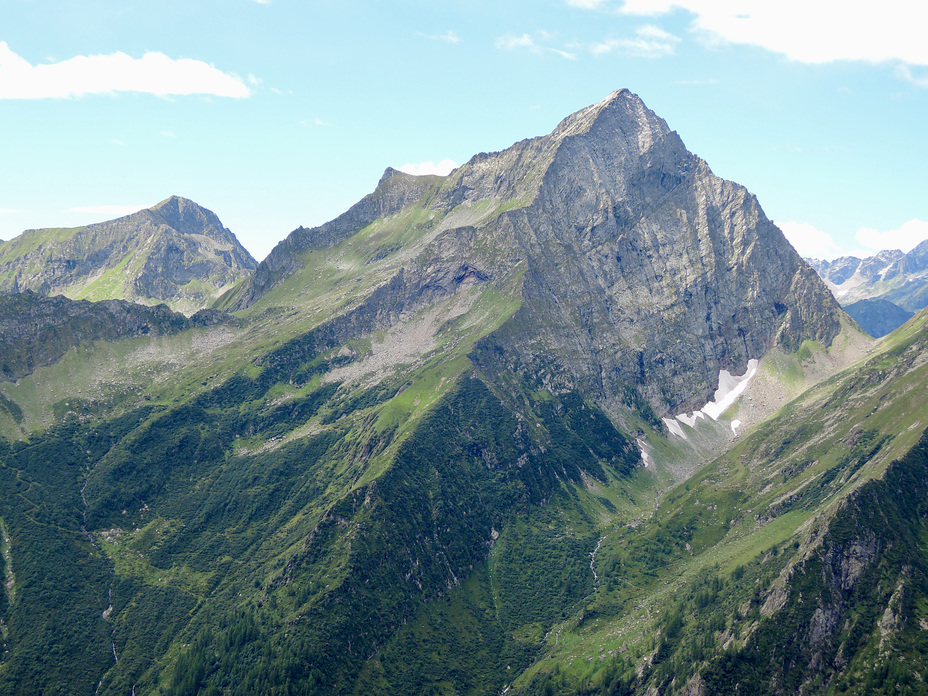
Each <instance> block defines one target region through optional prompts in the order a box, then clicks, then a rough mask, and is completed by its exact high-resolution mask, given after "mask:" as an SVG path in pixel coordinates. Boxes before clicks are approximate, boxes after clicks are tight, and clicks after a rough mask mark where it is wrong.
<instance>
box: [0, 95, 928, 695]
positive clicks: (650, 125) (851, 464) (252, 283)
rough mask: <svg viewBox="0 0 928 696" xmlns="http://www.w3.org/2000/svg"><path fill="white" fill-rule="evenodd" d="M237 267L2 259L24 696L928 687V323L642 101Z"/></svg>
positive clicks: (40, 238)
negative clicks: (882, 321) (829, 279)
mask: <svg viewBox="0 0 928 696" xmlns="http://www.w3.org/2000/svg"><path fill="white" fill-rule="evenodd" d="M91 228H93V229H91ZM88 230H89V231H88ZM226 234H227V235H228V236H225V235H226ZM237 249H238V245H237V242H235V240H234V237H232V236H231V233H227V231H225V230H223V228H222V227H221V224H220V223H219V222H218V219H215V216H213V215H212V214H211V213H208V212H207V211H204V210H203V209H201V208H199V207H198V206H196V204H194V203H192V202H190V201H186V200H184V199H178V198H172V199H169V200H168V201H166V202H164V203H163V204H160V205H159V206H156V207H155V208H153V209H151V210H149V211H142V213H139V214H137V215H136V216H129V217H127V218H121V219H120V220H117V221H113V222H111V223H102V224H101V225H98V226H91V227H89V228H82V229H81V230H78V231H75V230H64V231H48V230H46V231H43V232H41V233H26V234H24V235H23V237H22V238H18V239H17V240H12V241H11V242H7V243H5V244H4V245H2V246H0V262H2V265H0V268H2V269H3V271H2V273H3V274H4V275H3V276H2V277H3V278H5V279H6V280H5V281H4V282H6V283H7V285H5V286H4V287H5V289H6V290H7V292H5V293H4V294H2V295H0V575H2V590H0V696H3V695H5V694H27V693H29V694H31V693H74V694H91V693H92V694H99V695H101V696H107V695H109V696H116V695H119V696H124V695H126V694H133V693H137V694H156V695H159V696H181V695H184V694H216V693H223V694H236V695H238V694H241V695H245V694H248V695H251V694H271V695H274V694H279V695H284V694H308V695H311V696H315V695H319V696H321V695H323V694H325V695H326V696H329V695H334V696H348V695H357V694H372V695H384V696H385V695H388V694H389V695H392V694H436V695H441V696H450V695H452V694H468V695H473V696H477V695H481V696H483V695H486V696H490V695H494V696H495V695H497V694H507V695H508V696H541V695H557V696H574V695H580V694H582V695H584V696H594V695H595V696H600V695H602V696H606V695H610V696H615V695H616V694H621V695H632V694H634V695H635V696H657V695H667V696H708V695H709V694H713V695H715V694H748V693H749V694H776V695H777V696H787V695H790V696H791V695H792V694H797V693H804V694H822V695H824V694H834V693H850V694H860V695H863V694H875V693H877V694H878V693H899V692H905V691H906V689H909V690H910V691H911V692H912V693H917V692H919V689H921V685H922V684H923V679H924V676H925V675H928V649H926V640H928V638H926V636H928V522H926V520H928V505H926V500H928V435H926V434H925V433H926V429H928V418H926V415H925V414H926V413H928V362H926V361H925V360H924V356H925V355H926V351H928V309H926V310H922V311H921V312H919V313H918V314H917V315H916V316H915V317H913V318H912V320H911V321H910V322H909V323H908V324H907V325H906V327H905V328H903V329H900V330H897V331H895V332H893V333H891V334H890V335H888V336H886V337H885V338H883V339H882V340H881V341H875V340H873V339H872V338H870V337H869V336H867V335H865V334H864V333H862V332H861V331H860V329H859V328H858V326H857V325H856V324H855V323H854V322H853V321H852V320H851V319H850V317H849V316H848V315H847V313H846V312H845V311H844V310H843V309H842V308H841V306H840V305H839V304H838V303H837V302H836V301H835V299H834V296H833V295H832V293H831V292H829V289H828V287H827V286H826V284H825V282H824V281H823V280H822V279H821V278H820V277H819V276H818V275H817V274H816V273H815V271H813V270H812V268H811V267H810V266H809V265H807V264H805V263H804V262H803V261H802V259H800V258H799V256H798V255H797V254H796V252H795V250H794V249H793V248H792V247H791V246H790V245H789V243H788V242H787V240H786V239H785V237H784V236H783V235H782V233H781V232H780V230H779V229H778V228H777V227H776V226H775V225H773V224H772V223H771V222H770V221H769V219H768V218H767V217H766V215H765V214H764V212H763V210H762V209H761V207H760V204H759V203H758V201H757V199H756V198H755V197H754V196H753V195H752V194H751V193H750V192H748V191H747V190H746V189H745V188H744V187H742V186H740V185H738V184H736V183H733V182H730V181H726V180H723V179H720V178H719V177H717V176H715V175H714V174H713V173H712V171H711V170H710V168H709V166H708V165H707V164H706V162H704V161H703V160H701V159H699V158H698V157H697V156H695V155H694V154H692V153H690V152H689V151H688V150H687V149H686V147H685V146H684V144H683V142H682V140H681V138H680V136H679V135H678V134H677V133H675V132H674V131H672V130H671V129H670V128H669V127H668V125H667V124H666V123H665V122H664V121H663V120H662V119H661V118H659V117H658V116H657V115H656V114H654V113H653V112H652V111H650V110H649V109H648V108H647V107H646V106H645V104H644V103H643V102H642V100H641V99H640V98H638V97H637V96H636V95H634V94H632V93H631V92H629V91H627V90H621V91H618V92H615V93H613V94H611V95H609V96H608V97H607V98H606V99H604V100H603V101H601V102H599V103H597V104H594V105H592V106H589V107H587V108H585V109H582V110H580V111H579V112H577V113H575V114H573V115H571V116H568V117H567V118H566V119H564V120H563V121H562V122H561V123H560V124H559V125H558V126H557V128H556V129H555V130H554V131H552V132H551V133H550V134H548V135H544V136H540V137H535V138H531V139H528V140H523V141H520V142H518V143H516V144H514V145H513V146H512V147H510V148H508V149H506V150H503V151H500V152H493V153H481V154H478V155H476V156H475V157H473V158H472V159H471V160H470V161H469V162H467V163H466V164H464V165H462V166H461V167H459V168H458V169H456V170H455V171H454V172H452V173H451V174H450V175H448V176H421V177H416V176H411V175H408V174H403V173H400V172H397V171H395V170H393V169H387V170H386V171H385V172H384V174H383V176H382V178H381V180H380V181H379V183H378V184H377V186H376V188H375V189H374V191H372V192H371V193H370V194H369V195H368V196H365V197H364V198H363V199H362V200H361V201H359V202H358V203H357V204H356V205H354V206H352V207H351V208H350V209H349V210H348V211H346V212H345V213H344V214H343V215H341V216H339V217H337V218H336V219H334V220H332V221H331V222H329V223H326V224H324V225H321V226H319V227H316V228H312V229H307V228H302V227H301V228H298V229H297V230H294V231H293V232H292V233H291V234H290V235H289V236H287V238H286V239H284V240H283V241H282V242H281V243H280V244H279V245H278V246H277V247H276V248H275V249H274V250H273V251H272V253H271V254H270V255H269V256H268V257H267V258H266V259H265V260H264V261H262V262H261V263H260V264H257V265H254V264H253V262H252V266H253V270H247V269H246V268H245V267H246V265H247V264H248V259H250V257H247V256H243V255H241V254H240V253H239V252H237V251H236V250H237ZM900 263H901V261H900ZM849 265H851V264H850V263H849V264H845V267H847V266H849ZM862 266H864V264H863V262H861V263H858V264H857V265H856V266H855V267H854V269H853V270H852V271H850V272H848V274H847V276H846V277H845V278H844V280H843V281H841V282H842V283H843V282H845V281H847V280H848V278H850V277H851V276H853V274H854V273H864V272H865V271H860V268H861V267H862ZM907 268H908V266H907ZM906 272H908V271H906ZM839 275H840V274H839ZM877 275H879V274H877ZM159 276H160V279H159ZM233 276H236V277H237V280H236V279H235V278H234V277H233ZM883 276H886V274H885V273H884V274H883ZM883 276H881V277H883ZM835 277H837V276H835ZM860 277H863V276H860ZM185 279H186V280H185ZM229 284H232V285H231V287H229V288H228V289H226V290H224V288H226V287H227V286H228V285H229ZM862 284H863V281H861V282H860V283H858V287H860V286H862ZM30 288H31V289H30ZM194 288H197V292H196V293H193V292H192V290H193V289H194ZM59 293H62V294H59ZM132 293H135V294H132ZM65 295H67V296H65ZM88 295H92V296H93V298H94V299H97V300H98V301H93V302H91V301H87V300H84V299H75V298H77V297H79V296H88ZM104 296H115V299H103V297H104ZM133 299H134V300H137V301H144V303H145V305H142V304H138V303H137V302H132V301H130V300H133ZM162 301H164V302H171V303H174V307H175V308H176V309H182V310H183V311H184V313H180V312H176V311H173V310H172V309H170V308H168V307H163V306H156V307H151V306H147V305H150V304H153V303H157V302H162ZM206 305H209V307H208V308H206V309H200V311H198V312H196V313H194V314H192V316H189V317H188V316H186V315H185V314H190V313H191V310H193V309H194V308H202V307H204V306H206Z"/></svg>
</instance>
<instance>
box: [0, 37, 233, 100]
mask: <svg viewBox="0 0 928 696" xmlns="http://www.w3.org/2000/svg"><path fill="white" fill-rule="evenodd" d="M117 92H142V93H147V94H154V95H157V96H161V97H167V96H182V95H190V94H206V95H212V96H217V97H233V98H243V97H248V96H250V94H251V91H250V90H249V89H248V87H247V86H246V85H245V83H244V82H242V80H241V79H240V78H239V77H237V76H235V75H231V74H228V73H224V72H222V71H221V70H219V69H217V68H215V67H213V66H212V65H209V64H207V63H204V62H203V61H199V60H193V59H190V58H180V59H173V58H169V57H168V56H166V55H164V54H163V53H146V54H145V55H143V56H142V57H141V58H132V57H131V56H128V55H126V54H125V53H122V52H119V53H112V54H110V55H97V56H76V57H74V58H69V59H68V60H64V61H60V62H57V63H46V64H41V65H32V64H30V63H29V62H28V61H27V60H25V59H24V58H22V57H20V56H18V55H17V54H16V53H14V52H13V51H12V50H11V49H10V47H9V46H8V45H7V44H6V42H5V41H0V99H65V98H68V97H81V96H85V95H89V94H115V93H117Z"/></svg>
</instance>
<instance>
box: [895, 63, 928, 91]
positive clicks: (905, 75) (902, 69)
mask: <svg viewBox="0 0 928 696" xmlns="http://www.w3.org/2000/svg"><path fill="white" fill-rule="evenodd" d="M896 75H898V76H899V77H900V78H902V79H903V80H905V81H906V82H911V83H912V84H913V85H915V86H916V87H924V88H926V89H928V75H922V76H921V77H917V76H915V75H913V74H912V70H911V69H910V68H909V66H908V65H899V66H897V67H896Z"/></svg>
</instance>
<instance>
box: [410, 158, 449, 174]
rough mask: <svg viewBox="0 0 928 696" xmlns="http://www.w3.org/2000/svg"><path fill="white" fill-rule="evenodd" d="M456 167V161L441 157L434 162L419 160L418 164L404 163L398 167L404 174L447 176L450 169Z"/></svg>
mask: <svg viewBox="0 0 928 696" xmlns="http://www.w3.org/2000/svg"><path fill="white" fill-rule="evenodd" d="M457 168H458V163H457V162H455V161H454V160H450V159H443V160H442V161H441V162H439V163H438V164H436V163H435V162H419V163H418V164H410V163H407V164H404V165H403V166H402V167H400V168H399V170H400V171H401V172H405V173H406V174H412V175H414V176H423V175H424V174H437V175H439V176H447V175H448V174H450V173H451V172H452V171H454V170H455V169H457Z"/></svg>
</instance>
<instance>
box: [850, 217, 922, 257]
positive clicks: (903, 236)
mask: <svg viewBox="0 0 928 696" xmlns="http://www.w3.org/2000/svg"><path fill="white" fill-rule="evenodd" d="M855 237H856V239H857V241H858V242H859V243H860V244H862V245H864V246H865V247H867V248H868V249H873V250H875V251H882V250H883V249H900V250H902V251H905V252H908V251H911V250H912V249H914V248H915V247H916V246H917V245H918V244H919V243H920V242H923V241H924V240H926V239H928V222H925V221H923V220H918V219H914V220H909V221H908V222H906V223H904V224H903V225H901V226H900V227H899V228H897V229H895V230H887V231H886V232H879V231H878V230H875V229H873V228H870V227H861V228H860V229H859V230H857V234H856V235H855Z"/></svg>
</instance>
